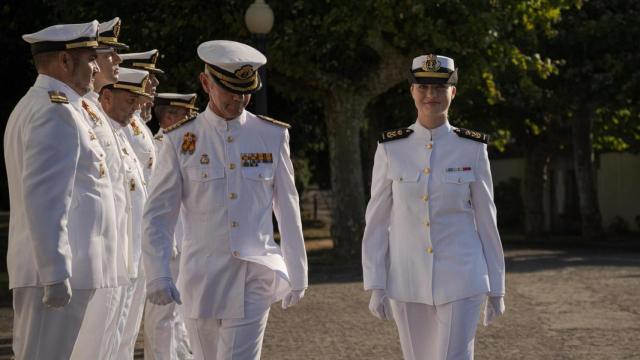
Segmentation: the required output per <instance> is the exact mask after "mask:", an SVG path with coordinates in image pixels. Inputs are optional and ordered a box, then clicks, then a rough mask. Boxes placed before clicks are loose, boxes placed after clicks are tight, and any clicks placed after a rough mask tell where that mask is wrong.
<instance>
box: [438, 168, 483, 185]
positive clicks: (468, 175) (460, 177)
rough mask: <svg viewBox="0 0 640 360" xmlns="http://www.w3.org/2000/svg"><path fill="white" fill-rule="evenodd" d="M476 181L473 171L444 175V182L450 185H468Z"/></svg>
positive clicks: (453, 172)
mask: <svg viewBox="0 0 640 360" xmlns="http://www.w3.org/2000/svg"><path fill="white" fill-rule="evenodd" d="M474 181H476V177H475V175H474V174H473V171H452V172H446V173H445V174H444V182H445V183H448V184H467V186H468V184H469V183H471V182H474Z"/></svg>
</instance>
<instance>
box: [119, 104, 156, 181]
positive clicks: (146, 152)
mask: <svg viewBox="0 0 640 360" xmlns="http://www.w3.org/2000/svg"><path fill="white" fill-rule="evenodd" d="M138 114H139V113H138V112H137V113H136V115H134V116H133V120H131V123H130V124H129V125H128V126H127V127H126V128H125V129H124V130H125V134H127V138H128V139H129V144H131V147H132V148H133V150H134V151H135V152H136V156H137V157H138V160H139V161H140V167H142V171H143V172H144V181H145V182H146V183H147V184H149V181H150V180H151V174H152V173H153V169H155V168H156V147H155V145H154V144H153V133H152V132H151V130H150V129H149V127H148V126H147V124H145V122H144V121H142V119H140V117H139V115H138Z"/></svg>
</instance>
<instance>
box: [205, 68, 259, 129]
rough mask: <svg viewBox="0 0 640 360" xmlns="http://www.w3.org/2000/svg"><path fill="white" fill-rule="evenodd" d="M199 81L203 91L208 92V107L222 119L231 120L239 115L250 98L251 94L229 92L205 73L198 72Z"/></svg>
mask: <svg viewBox="0 0 640 360" xmlns="http://www.w3.org/2000/svg"><path fill="white" fill-rule="evenodd" d="M200 82H201V84H202V88H203V89H204V91H205V92H206V93H207V94H209V107H210V108H211V110H213V112H214V113H216V114H217V115H218V116H220V117H221V118H223V119H226V120H232V119H235V118H237V117H238V116H240V114H242V111H244V109H245V108H246V107H247V105H248V104H249V101H250V100H251V94H244V95H239V94H234V93H232V92H229V91H227V90H225V89H223V88H222V87H220V85H218V84H216V82H215V81H214V80H213V79H212V78H211V77H210V76H209V75H207V74H205V73H201V74H200Z"/></svg>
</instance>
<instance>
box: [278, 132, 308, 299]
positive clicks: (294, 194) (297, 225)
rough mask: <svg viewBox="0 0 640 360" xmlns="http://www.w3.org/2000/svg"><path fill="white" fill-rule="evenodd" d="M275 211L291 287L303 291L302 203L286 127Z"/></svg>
mask: <svg viewBox="0 0 640 360" xmlns="http://www.w3.org/2000/svg"><path fill="white" fill-rule="evenodd" d="M273 181H274V190H273V193H274V194H273V211H274V213H275V215H276V219H278V227H279V229H280V238H281V240H280V246H281V248H282V255H283V256H284V262H285V264H286V265H287V271H288V272H289V279H290V280H291V288H292V289H293V290H302V289H305V288H306V287H307V286H308V279H307V253H306V251H305V248H304V238H303V237H302V222H301V219H300V204H299V200H298V191H297V190H296V184H295V181H294V177H293V164H292V163H291V159H290V157H289V132H288V131H287V130H285V133H284V139H283V144H282V146H281V147H280V153H279V154H278V163H277V164H276V169H275V174H274V180H273Z"/></svg>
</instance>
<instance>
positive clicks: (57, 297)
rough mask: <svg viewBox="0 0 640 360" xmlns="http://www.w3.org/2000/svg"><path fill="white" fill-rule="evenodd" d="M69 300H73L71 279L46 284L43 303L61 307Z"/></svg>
mask: <svg viewBox="0 0 640 360" xmlns="http://www.w3.org/2000/svg"><path fill="white" fill-rule="evenodd" d="M69 301H71V285H70V284H69V279H65V280H64V281H61V282H59V283H55V284H51V285H45V286H44V296H43V297H42V303H43V304H45V305H47V306H48V307H54V308H59V307H63V306H65V305H67V304H68V303H69Z"/></svg>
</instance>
